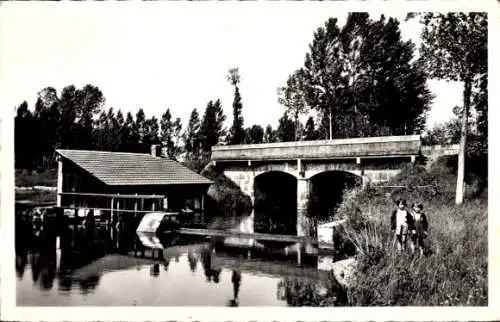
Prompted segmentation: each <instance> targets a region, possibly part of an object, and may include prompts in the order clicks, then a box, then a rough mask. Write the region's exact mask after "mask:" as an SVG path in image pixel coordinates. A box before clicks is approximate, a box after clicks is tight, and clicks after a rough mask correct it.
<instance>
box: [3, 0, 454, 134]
mask: <svg viewBox="0 0 500 322" xmlns="http://www.w3.org/2000/svg"><path fill="white" fill-rule="evenodd" d="M380 13H381V12H378V13H375V12H373V11H370V14H371V16H372V17H374V18H378V17H379V16H380ZM0 14H1V17H0V24H1V28H0V48H1V50H2V51H1V53H2V55H1V56H0V64H1V69H0V88H1V91H2V96H3V100H4V104H5V106H11V107H12V108H14V107H16V106H18V105H19V104H20V103H21V102H22V101H24V100H26V101H27V102H28V104H29V106H30V108H33V106H34V103H35V101H36V95H37V92H38V91H39V90H41V89H43V88H44V87H47V86H52V87H54V88H56V90H57V91H58V93H60V92H61V90H62V88H63V87H64V86H66V85H69V84H74V85H75V86H77V87H82V86H83V85H85V84H93V85H96V86H98V87H99V88H100V89H101V90H102V92H103V93H104V96H105V97H106V107H111V106H112V107H114V108H115V109H119V108H120V109H122V111H124V112H127V111H132V112H133V113H134V114H135V113H136V112H137V110H138V108H140V107H141V108H143V109H144V111H145V113H146V116H147V117H150V116H151V115H152V114H154V115H156V116H157V117H158V118H160V117H161V114H162V113H163V112H164V111H165V110H166V108H170V109H171V111H172V114H173V115H174V117H181V118H182V120H183V124H184V125H185V124H186V123H187V120H188V118H189V114H190V113H191V110H192V109H193V108H198V111H199V112H200V114H202V113H203V112H204V109H205V107H206V103H207V102H208V101H209V100H215V99H217V98H220V99H221V101H222V104H223V107H224V111H225V113H226V115H227V116H228V123H230V122H231V121H232V107H231V105H232V99H233V91H234V90H233V88H232V86H231V85H230V84H229V83H228V82H227V80H226V75H227V71H228V69H229V68H231V67H239V69H240V74H241V78H242V80H241V85H240V91H241V95H242V100H243V116H244V120H245V126H249V125H252V124H261V125H263V126H265V125H266V124H269V123H270V124H272V125H273V127H275V126H276V125H277V122H278V119H279V117H281V115H282V114H283V111H284V108H283V107H282V106H280V105H279V104H278V103H277V88H278V87H279V86H282V85H283V84H284V83H285V81H286V79H287V76H288V75H289V74H290V73H292V72H293V71H294V70H296V69H297V68H299V67H301V66H302V64H303V61H304V55H305V53H306V52H307V51H308V45H309V43H310V42H311V41H312V37H313V32H314V31H315V30H316V29H317V28H318V27H319V26H322V25H323V24H324V22H325V21H326V20H327V19H328V18H329V17H337V18H338V19H339V21H340V22H341V23H343V22H344V21H345V18H346V14H345V12H339V11H338V10H336V4H335V3H321V4H314V5H312V4H311V5H304V4H302V5H299V4H293V5H288V4H286V3H282V4H273V5H268V4H266V5H265V6H264V5H262V3H260V5H259V3H253V4H242V3H236V4H227V3H213V4H200V3H197V4H193V3H167V2H159V3H158V2H153V3H151V2H150V3H136V2H132V3H123V2H120V3H117V2H105V3H102V2H99V3H95V2H94V3H88V2H84V3H82V2H76V3H75V2H71V3H68V2H66V3H60V2H59V3H49V4H47V3H45V2H44V3H40V2H38V3H33V2H31V3H27V2H24V3H13V2H10V3H3V4H2V6H1V7H0ZM396 16H397V17H398V18H401V19H402V18H404V16H405V14H404V13H399V14H397V15H396ZM401 29H402V34H403V37H404V38H405V39H412V40H413V41H414V42H418V37H419V34H420V25H419V24H418V22H417V21H413V22H411V23H404V22H402V25H401ZM429 86H430V89H431V90H432V91H433V93H434V94H435V95H436V99H435V100H434V102H433V105H432V110H431V112H430V115H429V122H428V123H429V124H428V125H432V124H434V123H436V122H441V121H444V120H446V119H448V118H449V117H450V116H452V108H453V107H454V106H455V105H460V104H461V94H462V87H461V84H457V83H445V82H439V81H430V82H429Z"/></svg>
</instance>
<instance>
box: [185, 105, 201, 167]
mask: <svg viewBox="0 0 500 322" xmlns="http://www.w3.org/2000/svg"><path fill="white" fill-rule="evenodd" d="M200 128H201V124H200V117H199V114H198V111H197V110H196V109H193V111H192V112H191V116H190V117H189V123H188V125H187V128H186V133H185V149H186V153H187V155H186V157H187V158H188V159H195V158H198V156H199V155H200V149H201V137H200Z"/></svg>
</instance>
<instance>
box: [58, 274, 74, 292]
mask: <svg viewBox="0 0 500 322" xmlns="http://www.w3.org/2000/svg"><path fill="white" fill-rule="evenodd" d="M72 285H73V279H72V278H71V276H60V277H59V290H60V291H65V292H68V291H70V290H71V286H72Z"/></svg>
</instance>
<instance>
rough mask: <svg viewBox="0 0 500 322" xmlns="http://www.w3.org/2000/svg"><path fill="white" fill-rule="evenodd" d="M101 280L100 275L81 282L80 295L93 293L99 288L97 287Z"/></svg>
mask: <svg viewBox="0 0 500 322" xmlns="http://www.w3.org/2000/svg"><path fill="white" fill-rule="evenodd" d="M100 279H101V277H100V276H99V275H91V276H89V277H87V278H85V279H81V280H79V281H78V286H79V288H80V293H81V294H84V295H86V294H90V293H92V292H93V291H94V290H95V289H96V288H97V285H99V281H100Z"/></svg>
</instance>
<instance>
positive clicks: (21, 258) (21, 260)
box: [16, 251, 28, 279]
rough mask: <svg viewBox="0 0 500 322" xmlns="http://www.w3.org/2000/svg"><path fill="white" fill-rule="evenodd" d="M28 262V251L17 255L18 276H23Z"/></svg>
mask: <svg viewBox="0 0 500 322" xmlns="http://www.w3.org/2000/svg"><path fill="white" fill-rule="evenodd" d="M27 263H28V253H27V252H26V251H23V252H22V253H20V254H17V255H16V275H17V277H18V278H20V279H22V278H23V276H24V271H25V269H26V264H27Z"/></svg>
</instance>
